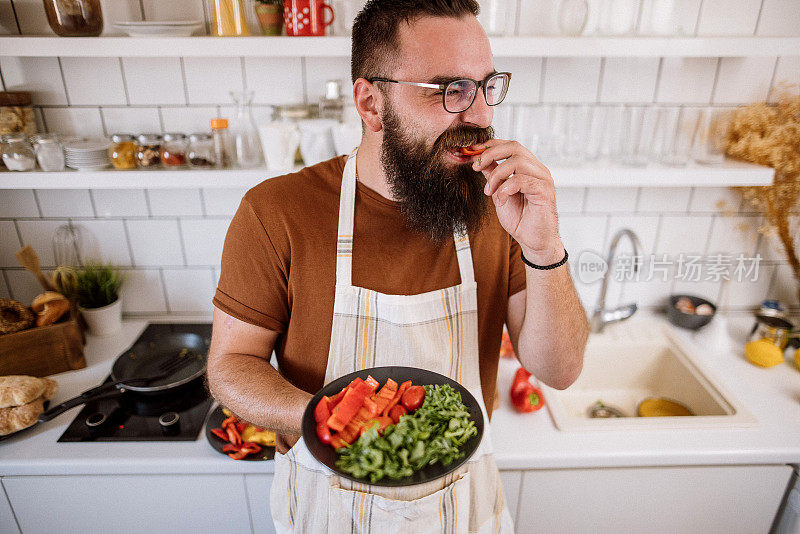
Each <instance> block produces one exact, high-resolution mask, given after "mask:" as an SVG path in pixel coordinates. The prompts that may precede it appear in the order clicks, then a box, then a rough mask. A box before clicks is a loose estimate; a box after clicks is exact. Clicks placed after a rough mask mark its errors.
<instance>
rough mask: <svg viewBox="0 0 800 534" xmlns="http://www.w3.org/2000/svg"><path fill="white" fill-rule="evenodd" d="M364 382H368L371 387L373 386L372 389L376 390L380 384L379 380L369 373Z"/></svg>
mask: <svg viewBox="0 0 800 534" xmlns="http://www.w3.org/2000/svg"><path fill="white" fill-rule="evenodd" d="M364 383H366V384H367V385H368V386H369V387H371V388H372V391H375V390H376V389H378V386H380V384H379V383H378V381H377V380H375V379H374V378H372V375H367V379H366V380H364Z"/></svg>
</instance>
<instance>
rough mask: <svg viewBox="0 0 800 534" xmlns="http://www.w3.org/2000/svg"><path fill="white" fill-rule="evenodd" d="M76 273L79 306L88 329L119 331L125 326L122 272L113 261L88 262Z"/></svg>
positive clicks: (99, 333) (98, 332)
mask: <svg viewBox="0 0 800 534" xmlns="http://www.w3.org/2000/svg"><path fill="white" fill-rule="evenodd" d="M77 275H78V284H77V291H76V296H77V298H78V309H80V312H81V315H83V317H84V319H86V324H87V326H88V327H89V331H90V332H91V333H92V334H94V335H97V336H107V335H111V334H114V333H116V332H118V331H119V330H120V328H122V298H121V297H120V295H119V290H120V288H121V287H122V283H123V281H124V276H123V275H122V273H120V271H119V269H117V268H116V267H114V266H113V265H111V264H101V263H87V264H86V265H84V266H83V267H81V268H80V269H78V272H77Z"/></svg>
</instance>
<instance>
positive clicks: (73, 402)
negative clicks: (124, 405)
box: [39, 380, 122, 423]
mask: <svg viewBox="0 0 800 534" xmlns="http://www.w3.org/2000/svg"><path fill="white" fill-rule="evenodd" d="M120 384H122V381H121V380H117V381H115V382H108V383H105V384H100V385H99V386H97V387H93V388H91V389H87V390H86V391H84V392H83V393H81V394H80V395H78V396H77V397H73V398H71V399H69V400H66V401H64V402H62V403H61V404H59V405H57V406H53V407H52V408H50V409H49V410H47V411H45V412H42V413H41V414H40V415H39V422H40V423H44V422H45V421H50V420H51V419H54V418H55V417H58V416H59V415H61V414H62V413H64V412H66V411H67V410H69V409H71V408H74V407H75V406H80V405H81V404H85V403H87V402H89V401H91V400H95V399H97V398H99V397H100V396H101V395H103V394H104V393H108V392H109V391H113V390H114V389H119V388H120V386H119V385H120Z"/></svg>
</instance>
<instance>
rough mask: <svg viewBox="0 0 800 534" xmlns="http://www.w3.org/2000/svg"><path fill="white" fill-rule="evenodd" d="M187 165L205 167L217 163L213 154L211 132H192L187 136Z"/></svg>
mask: <svg viewBox="0 0 800 534" xmlns="http://www.w3.org/2000/svg"><path fill="white" fill-rule="evenodd" d="M187 156H188V158H189V165H190V166H192V167H195V168H198V169H207V168H209V167H214V166H215V165H216V164H217V159H216V157H215V155H214V139H213V138H212V137H211V134H207V133H194V134H191V135H190V136H189V148H188V151H187Z"/></svg>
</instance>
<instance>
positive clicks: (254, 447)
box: [242, 441, 261, 454]
mask: <svg viewBox="0 0 800 534" xmlns="http://www.w3.org/2000/svg"><path fill="white" fill-rule="evenodd" d="M242 449H246V450H248V451H250V454H253V453H256V452H261V445H259V444H258V443H255V442H253V441H245V442H244V443H242Z"/></svg>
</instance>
